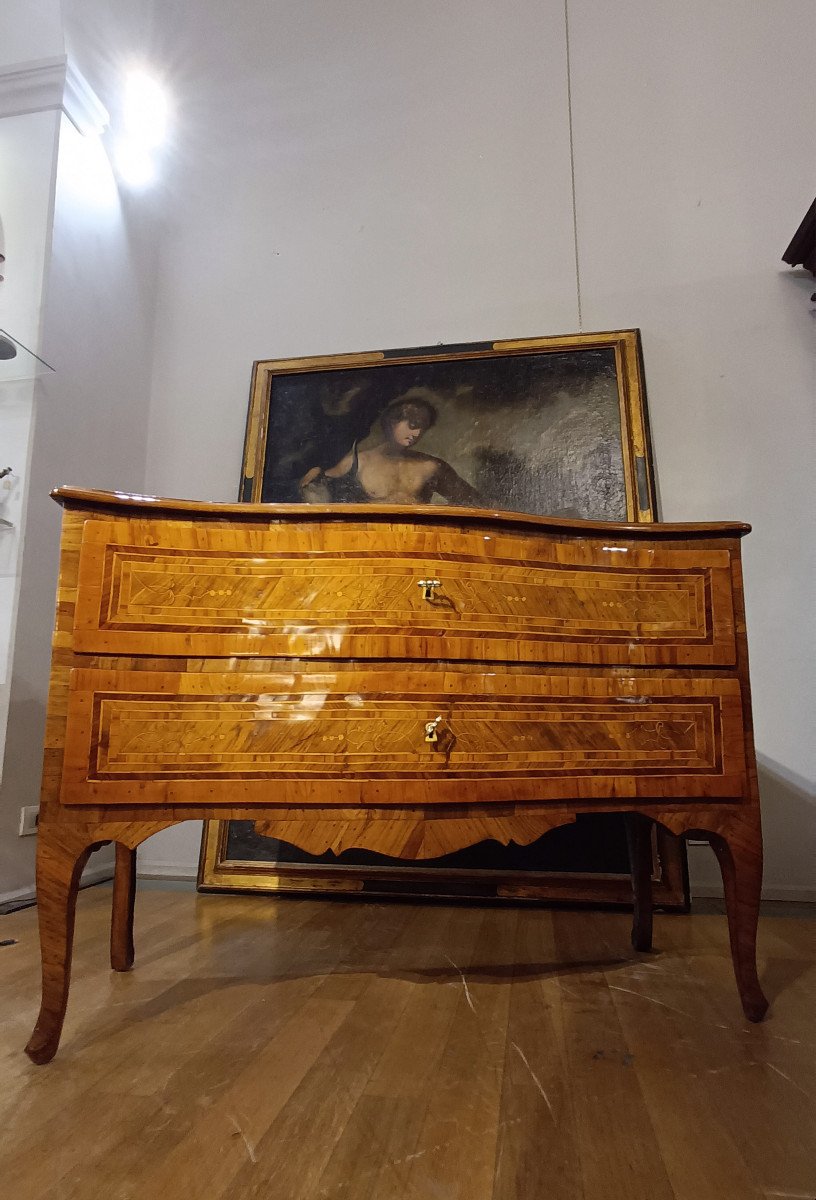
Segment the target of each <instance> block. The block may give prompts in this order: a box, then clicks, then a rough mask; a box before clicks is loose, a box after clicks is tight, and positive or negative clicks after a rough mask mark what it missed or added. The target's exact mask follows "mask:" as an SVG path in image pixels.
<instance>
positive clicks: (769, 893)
mask: <svg viewBox="0 0 816 1200" xmlns="http://www.w3.org/2000/svg"><path fill="white" fill-rule="evenodd" d="M691 898H692V900H694V899H695V898H699V899H700V900H712V899H713V900H722V898H723V890H722V887H718V886H717V885H716V884H713V883H712V884H705V883H698V884H697V885H696V886H693V887H692V889H691ZM762 899H763V900H781V901H783V902H784V901H785V900H787V901H788V902H789V903H790V904H816V888H812V887H796V886H795V885H788V884H782V885H781V886H780V887H774V886H770V887H764V888H763V889H762Z"/></svg>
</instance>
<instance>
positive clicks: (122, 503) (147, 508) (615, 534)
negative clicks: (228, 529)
mask: <svg viewBox="0 0 816 1200" xmlns="http://www.w3.org/2000/svg"><path fill="white" fill-rule="evenodd" d="M51 495H52V497H53V499H54V500H56V501H57V503H58V504H61V505H63V506H64V507H66V508H73V509H81V508H90V509H104V510H107V511H110V512H111V513H114V514H116V513H118V514H119V515H121V516H134V515H135V514H136V513H137V512H138V510H140V509H141V510H143V512H144V514H145V515H147V514H148V513H150V514H153V513H155V514H157V515H159V516H162V517H181V518H184V517H187V518H195V517H196V516H201V517H214V518H216V519H217V518H218V517H224V518H227V519H229V520H246V521H257V520H267V521H301V522H302V521H305V520H311V519H314V518H326V519H328V520H348V519H349V518H352V517H357V518H360V517H363V518H365V520H366V521H372V522H381V521H385V522H387V521H395V520H397V521H399V520H403V521H404V520H411V521H413V522H419V523H425V522H427V523H429V524H457V525H459V526H460V527H461V524H462V521H463V520H464V521H467V522H468V523H469V524H471V525H477V526H478V525H483V524H485V525H486V524H490V525H494V526H495V525H499V526H504V527H505V528H507V529H508V530H510V529H514V530H516V531H520V530H527V531H529V532H533V531H538V532H540V533H553V534H565V533H566V534H574V535H575V536H576V537H582V536H592V535H593V534H594V535H600V536H605V537H610V538H622V539H627V540H629V539H638V538H643V539H646V540H654V539H656V538H668V539H677V538H711V537H744V536H745V534H746V533H750V532H751V526H750V525H746V524H744V523H743V522H740V521H707V522H691V523H676V522H672V523H669V522H656V521H655V522H643V523H641V524H632V523H627V522H622V521H583V520H579V519H577V518H571V517H538V516H533V515H531V514H530V513H517V512H502V511H500V510H495V509H488V508H462V507H459V506H454V505H447V504H445V505H442V504H417V505H408V504H309V505H304V504H219V503H215V502H214V501H202V500H173V499H167V498H165V497H162V496H140V495H137V494H133V493H130V492H103V491H97V490H94V489H92V488H79V487H69V486H63V487H58V488H55V489H54V490H53V491H52V492H51Z"/></svg>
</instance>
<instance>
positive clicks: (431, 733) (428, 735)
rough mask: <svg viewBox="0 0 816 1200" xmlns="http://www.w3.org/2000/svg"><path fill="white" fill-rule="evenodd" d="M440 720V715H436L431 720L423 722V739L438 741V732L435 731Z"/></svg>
mask: <svg viewBox="0 0 816 1200" xmlns="http://www.w3.org/2000/svg"><path fill="white" fill-rule="evenodd" d="M441 720H442V717H441V716H438V717H434V719H433V721H426V722H425V741H426V742H431V743H433V742H438V741H439V734H438V733H437V731H436V730H437V726H438V725H439V724H440V722H441Z"/></svg>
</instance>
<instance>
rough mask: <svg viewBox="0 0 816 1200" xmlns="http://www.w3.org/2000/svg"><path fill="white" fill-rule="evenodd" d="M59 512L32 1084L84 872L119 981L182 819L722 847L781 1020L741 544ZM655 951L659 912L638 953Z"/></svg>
mask: <svg viewBox="0 0 816 1200" xmlns="http://www.w3.org/2000/svg"><path fill="white" fill-rule="evenodd" d="M56 496H57V499H59V500H60V501H61V502H62V503H63V505H64V507H65V513H64V522H63V540H62V557H61V565H60V586H59V594H58V602H57V623H56V630H55V634H54V652H53V670H52V685H51V694H50V702H49V710H48V727H47V745H46V756H45V764H44V775H43V796H42V809H41V818H40V827H39V849H38V900H39V909H40V927H41V937H42V947H43V1003H42V1009H41V1013H40V1018H39V1020H38V1022H37V1027H36V1029H35V1032H34V1035H33V1036H32V1040H31V1042H30V1043H29V1047H28V1050H29V1054H30V1055H31V1057H32V1058H33V1059H34V1060H35V1061H37V1062H44V1061H47V1060H48V1059H49V1058H51V1057H52V1056H53V1054H54V1053H55V1051H56V1048H57V1045H58V1041H59V1036H60V1031H61V1027H62V1020H63V1017H64V1013H65V1006H66V1002H67V995H68V985H69V977H70V963H71V944H72V936H73V910H74V905H75V902H76V890H77V884H78V878H79V872H80V870H81V865H82V864H83V863H84V861H85V859H86V858H87V855H88V853H89V852H90V850H91V849H92V848H94V847H96V846H98V845H100V844H102V843H104V842H115V843H116V844H117V871H118V879H117V887H116V892H115V898H114V921H113V936H112V942H111V958H112V963H113V966H114V967H115V968H116V969H117V970H127V969H128V967H129V966H130V965H131V964H132V961H133V951H132V943H131V941H130V936H129V925H130V922H131V920H132V910H133V856H132V851H134V850H135V848H136V847H137V846H138V845H139V843H140V842H142V841H143V840H144V839H145V838H146V837H148V836H150V834H151V833H154V832H156V831H157V830H159V829H163V828H166V827H168V826H169V825H172V824H174V823H175V822H177V821H182V820H187V819H189V818H205V819H206V818H220V819H251V820H255V821H257V822H258V823H259V827H260V828H261V829H262V830H263V831H264V832H266V833H267V834H268V835H270V836H275V837H279V838H282V839H285V840H287V841H290V842H293V843H295V844H296V845H298V846H300V847H302V848H304V849H306V850H309V851H311V852H317V853H319V852H322V851H324V850H325V849H329V848H330V849H333V850H337V851H339V850H342V849H345V848H347V847H350V846H356V847H362V848H365V849H370V850H374V851H376V852H378V853H382V854H390V855H395V856H399V857H402V858H408V859H421V858H423V857H431V856H438V855H440V854H444V853H448V852H450V851H452V850H456V849H460V848H462V847H464V846H468V845H472V844H474V843H475V842H478V841H482V840H485V839H489V838H493V839H495V840H497V841H499V842H502V843H505V844H507V843H509V842H510V841H515V842H516V843H519V844H528V843H530V842H532V841H534V840H535V839H537V838H538V837H540V836H541V835H542V834H543V833H545V832H547V831H548V830H550V829H553V828H556V827H557V826H559V825H563V824H566V823H569V822H572V821H574V820H575V818H576V815H577V814H579V813H583V812H599V811H600V812H610V811H612V812H626V813H634V814H640V816H641V817H643V818H644V819H648V820H649V821H658V822H660V823H661V824H662V825H663V826H664V827H665V828H666V829H668V830H670V831H671V832H673V833H675V834H681V835H682V834H687V833H689V832H694V833H702V834H703V835H705V836H708V837H710V839H711V841H712V844H713V845H714V848H715V851H716V853H717V856H718V859H719V861H720V865H721V867H722V871H723V877H724V880H725V883H726V895H727V899H728V919H729V928H730V931H731V942H732V957H733V963H734V969H735V973H736V977H737V983H738V986H739V990H740V995H741V998H742V1002H743V1007H744V1009H745V1012H746V1014H747V1015H748V1016H749V1018H750V1019H751V1020H758V1019H760V1018H761V1017H762V1015H763V1014H764V1011H765V1008H766V1007H767V1005H766V1001H765V998H764V996H763V995H762V992H761V990H760V988H759V984H758V982H757V977H756V966H755V961H754V945H755V937H756V924H757V912H758V902H759V888H760V881H761V837H760V825H759V802H758V795H757V790H756V771H755V764H754V752H753V743H752V737H751V711H750V694H749V684H748V669H747V652H746V645H745V625H744V614H743V607H742V587H741V575H740V558H739V545H740V543H739V539H740V537H741V536H742V535H743V534H744V533H745V532H747V527H745V526H740V525H735V524H731V525H705V526H699V525H698V526H662V525H656V526H640V527H639V526H627V525H603V524H597V523H590V522H576V521H549V520H545V519H539V518H533V517H527V516H522V515H517V514H491V513H487V512H480V511H477V510H468V509H447V508H434V507H427V508H410V509H399V508H395V507H393V506H391V507H387V508H379V507H369V506H351V505H345V506H338V507H337V508H333V509H332V508H325V509H312V508H310V509H308V510H304V509H303V508H302V507H301V506H283V505H281V506H270V505H243V506H241V505H224V506H216V505H195V504H191V503H189V502H187V503H186V502H181V501H178V502H177V501H152V500H146V499H140V498H136V497H124V498H121V497H117V496H114V495H109V494H105V493H99V494H94V493H81V492H75V491H70V490H62V491H60V492H58V493H56ZM344 547H346V550H347V554H348V556H349V562H350V563H351V567H349V566H348V563H344V559H343V553H344V551H343V548H344ZM621 560H625V565H621ZM310 563H311V564H314V569H313V571H312V573H311V574H310V570H311V568H310V567H309V565H308V564H310ZM437 579H438V580H439V581H440V583H439V587H437V586H436V584H435V583H434V586H433V588H429V587H428V584H427V581H428V580H434V581H435V580H437ZM421 581H425V583H424V584H422V583H421ZM352 582H353V583H354V587H352ZM417 582H420V583H421V586H420V587H417ZM332 588H334V589H335V590H334V593H333V600H332ZM310 589H311V590H310ZM425 590H429V591H430V593H431V594H430V596H429V598H428V599H427V600H426V599H424V596H423V591H425ZM511 648H512V652H511ZM352 659H353V660H354V661H351V660H352ZM428 727H430V728H431V731H432V735H433V736H431V737H430V739H429V740H426V738H427V737H428ZM633 828H634V827H633ZM638 828H640V827H638ZM642 841H643V834H642V830H641V831H640V832H639V833H637V835H636V837H635V839H634V842H635V843H636V844H639V843H641V842H642ZM635 881H636V884H637V885H638V886H640V887H641V888H642V887H643V885H644V882H645V881H644V880H643V879H641V878H640V876H639V875H638V873H637V872H636V880H635ZM638 881H639V883H638ZM647 928H648V914H647V912H646V910H645V909H644V907H643V905H642V904H639V906H638V914H637V921H636V933H635V936H636V940H637V942H638V944H640V945H645V944H646V943H647V941H648V938H647V936H646V931H647Z"/></svg>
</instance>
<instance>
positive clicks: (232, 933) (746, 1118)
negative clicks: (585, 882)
mask: <svg viewBox="0 0 816 1200" xmlns="http://www.w3.org/2000/svg"><path fill="white" fill-rule="evenodd" d="M110 902H111V891H110V888H109V887H94V888H90V889H88V890H87V891H84V892H82V893H81V894H80V898H79V903H78V909H77V945H76V951H75V970H74V975H75V979H74V985H73V995H72V999H71V1005H70V1007H69V1011H68V1017H67V1021H66V1029H65V1037H64V1041H63V1049H62V1052H61V1055H60V1057H59V1059H58V1060H57V1062H56V1063H55V1064H54V1067H53V1068H52V1069H50V1070H47V1071H42V1070H40V1069H38V1068H35V1067H33V1066H31V1064H30V1063H28V1062H27V1060H26V1059H25V1058H23V1057H22V1056H21V1055H20V1053H19V1040H20V1037H21V1034H22V1031H23V1029H24V1028H25V1026H26V1024H28V1023H29V1022H31V1021H33V1019H34V1015H35V1012H36V1003H35V1001H34V994H33V993H34V983H35V980H36V972H37V964H38V957H39V955H38V948H37V939H36V914H35V911H34V910H33V909H29V910H27V911H24V912H17V913H14V914H13V915H11V916H8V917H2V918H0V933H1V934H2V937H3V939H14V940H15V942H16V944H14V945H12V946H8V947H5V948H0V1005H2V1009H3V1012H4V1013H5V1014H7V1019H6V1020H5V1021H4V1022H3V1023H2V1025H0V1058H2V1061H3V1062H4V1065H5V1066H6V1070H5V1074H4V1080H3V1088H2V1092H0V1114H1V1115H0V1179H2V1181H3V1184H2V1190H3V1195H4V1197H5V1196H7V1197H9V1198H13V1200H100V1197H122V1198H128V1200H131V1198H132V1200H140V1198H144V1200H154V1198H157V1197H158V1198H161V1197H164V1196H167V1197H174V1198H175V1197H177V1198H178V1200H199V1198H201V1200H204V1198H206V1200H257V1198H258V1197H263V1198H264V1200H347V1198H348V1200H351V1198H353V1200H429V1198H431V1197H437V1196H441V1197H445V1200H542V1198H548V1200H549V1198H552V1200H576V1198H578V1197H581V1198H584V1197H585V1198H586V1200H590V1198H595V1197H597V1198H599V1200H601V1198H605V1197H609V1198H610V1200H624V1198H625V1200H780V1198H781V1197H785V1196H787V1197H805V1196H811V1195H816V1192H814V1188H813V1184H814V1163H816V1125H814V1121H813V1080H814V1077H816V1047H815V1046H814V1038H813V1012H814V1008H815V1007H816V956H815V955H814V933H815V932H816V925H815V924H814V916H813V915H811V916H810V917H809V918H808V917H807V916H805V914H804V911H803V909H801V908H799V907H798V906H795V905H773V906H764V911H763V917H762V921H761V924H760V938H759V964H760V971H761V975H762V978H763V981H764V982H765V984H766V987H767V988H768V991H769V993H770V995H771V996H772V998H773V1020H772V1021H769V1022H767V1023H766V1024H765V1025H760V1026H750V1025H748V1024H747V1023H746V1022H745V1020H744V1019H743V1016H742V1013H741V1011H740V1010H739V1008H738V1006H737V1005H735V1004H734V1002H733V995H732V992H733V983H732V980H731V964H730V952H729V945H728V935H727V931H726V928H725V922H724V919H723V916H722V912H721V905H719V906H718V907H717V908H716V909H715V908H714V907H713V905H712V904H711V903H709V904H708V905H707V907H705V908H702V905H700V907H701V908H702V911H695V915H694V916H693V917H691V916H682V915H675V916H673V917H672V918H671V919H668V918H667V919H665V920H664V921H663V922H662V928H661V931H660V947H661V949H660V952H659V953H657V954H653V955H649V956H647V957H645V958H644V957H643V956H642V955H640V954H638V953H636V952H635V951H633V950H632V949H630V947H629V944H628V928H627V926H628V917H627V916H626V914H623V913H614V912H574V911H573V912H570V911H564V910H560V911H558V910H555V911H554V910H544V909H541V908H539V907H536V908H523V907H517V906H513V907H508V908H496V907H490V908H488V907H482V906H475V905H468V906H447V905H433V906H424V905H419V904H398V905H394V904H389V903H376V902H371V901H368V902H366V903H365V904H360V903H359V902H354V901H345V902H344V901H339V902H338V901H337V900H324V901H316V900H313V899H308V898H307V899H303V900H297V901H292V900H285V899H284V900H281V899H274V898H271V897H269V896H207V897H202V896H196V894H195V893H194V892H193V891H192V890H189V891H178V890H173V891H170V890H166V889H164V888H161V889H156V888H152V887H150V886H145V887H143V889H142V890H140V896H139V907H138V912H137V918H136V932H137V935H138V942H139V946H140V948H141V968H140V969H139V970H138V971H135V972H131V973H130V974H129V975H116V974H114V975H111V973H110V972H109V970H108V964H107V961H106V958H105V956H104V954H103V953H101V950H102V948H103V946H104V941H105V935H106V927H107V923H108V916H109V911H110ZM809 907H810V908H811V910H812V909H813V906H812V905H811V906H809ZM697 908H698V905H697V904H695V910H697ZM787 914H790V915H787Z"/></svg>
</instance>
